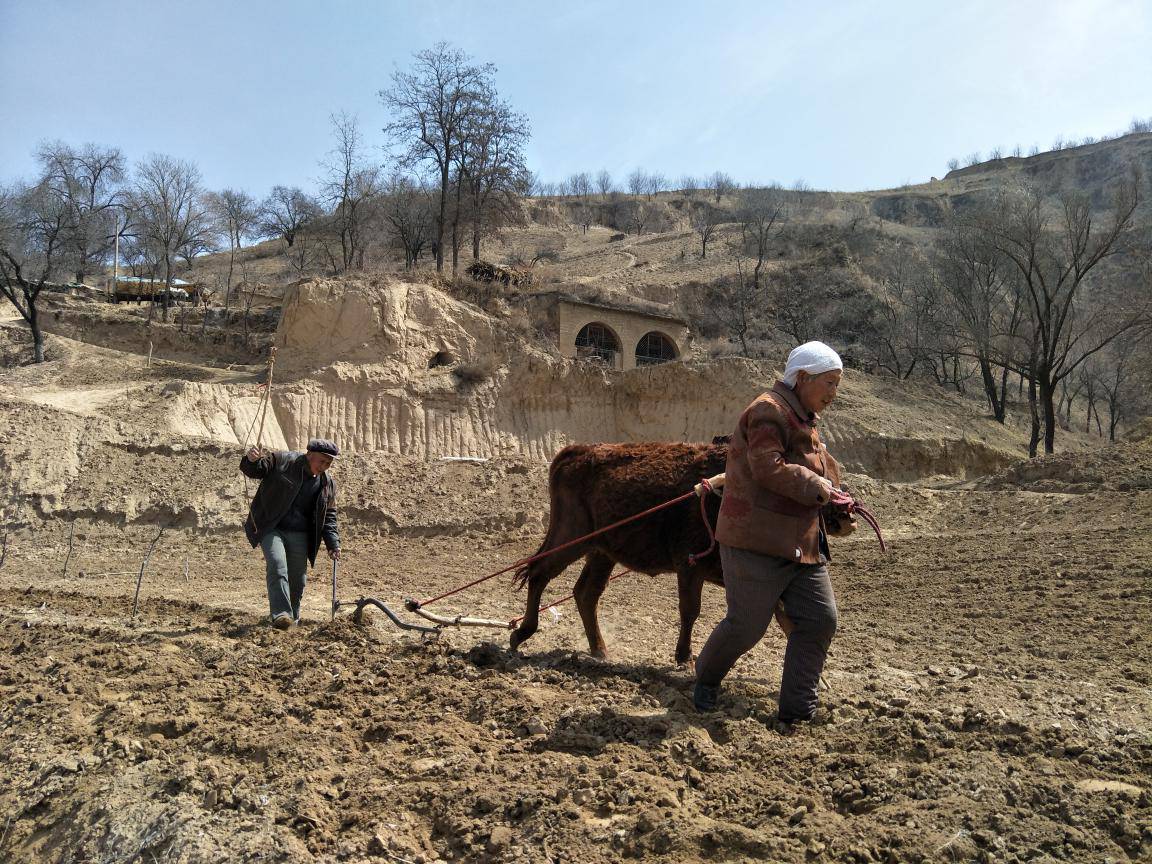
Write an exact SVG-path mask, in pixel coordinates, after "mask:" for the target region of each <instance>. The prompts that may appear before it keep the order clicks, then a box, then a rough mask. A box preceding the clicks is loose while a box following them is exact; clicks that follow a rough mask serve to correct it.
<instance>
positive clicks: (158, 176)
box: [131, 155, 212, 321]
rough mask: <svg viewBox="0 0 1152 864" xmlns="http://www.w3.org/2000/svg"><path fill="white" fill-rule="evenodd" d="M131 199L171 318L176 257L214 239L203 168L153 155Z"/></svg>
mask: <svg viewBox="0 0 1152 864" xmlns="http://www.w3.org/2000/svg"><path fill="white" fill-rule="evenodd" d="M131 202H132V210H133V212H134V213H135V222H136V225H137V230H138V233H139V237H140V240H141V242H142V243H143V245H145V246H146V247H147V248H148V249H149V250H150V251H151V253H152V257H153V259H154V260H155V261H156V262H157V263H158V264H159V265H160V268H161V272H162V274H163V279H164V320H165V321H167V320H168V309H169V307H170V306H171V305H172V279H173V276H174V274H173V268H172V265H173V262H174V259H175V258H176V256H178V255H179V254H180V253H181V250H187V249H189V248H190V247H193V246H198V245H200V244H201V243H202V242H206V240H208V239H210V238H211V233H212V221H211V218H210V217H209V214H208V208H207V206H206V204H205V202H204V196H203V190H202V189H201V186H200V171H199V170H198V169H197V168H196V166H195V165H193V164H192V163H191V162H185V161H182V160H178V159H173V158H171V157H169V156H161V155H152V156H149V157H148V158H147V159H145V160H144V161H143V162H141V163H140V164H139V165H138V166H137V168H136V182H135V184H134V185H133V188H132V193H131Z"/></svg>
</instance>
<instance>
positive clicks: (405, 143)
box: [380, 42, 496, 271]
mask: <svg viewBox="0 0 1152 864" xmlns="http://www.w3.org/2000/svg"><path fill="white" fill-rule="evenodd" d="M495 71H496V69H495V67H494V66H493V65H492V64H490V63H489V64H484V65H480V66H478V65H476V64H475V63H473V62H472V59H471V58H470V57H469V56H468V55H467V54H465V53H463V52H462V51H457V50H455V49H453V48H452V47H450V46H449V45H448V44H447V43H446V42H441V43H439V44H437V45H436V46H435V47H434V48H431V49H429V50H425V51H421V52H420V53H418V54H417V55H416V62H415V64H414V68H413V71H411V72H401V71H397V72H395V73H394V74H393V76H392V89H391V90H382V91H380V98H381V100H382V101H383V103H384V106H385V108H387V109H388V110H389V111H390V112H391V113H392V120H391V121H390V122H389V123H388V125H387V126H385V127H384V131H385V132H386V133H388V135H389V137H390V138H391V140H392V142H393V143H394V144H395V145H396V146H399V147H401V148H402V149H403V151H404V160H405V162H406V163H407V164H409V165H429V166H431V167H432V168H433V169H434V170H435V171H436V173H437V175H438V179H439V185H440V201H439V208H438V217H437V220H436V243H435V248H436V270H437V271H443V269H444V233H445V230H446V228H447V221H448V203H449V197H450V195H451V188H450V187H451V182H452V170H453V166H454V165H456V164H457V161H458V154H459V150H460V149H461V148H462V147H463V146H464V142H463V133H464V130H465V127H466V124H467V122H468V120H469V118H470V117H471V115H472V114H473V112H475V111H476V110H478V109H479V108H480V107H481V105H482V104H483V99H484V96H485V94H487V93H488V92H491V91H492V90H494V89H495V88H494V87H493V86H492V84H491V81H492V76H493V75H494V74H495Z"/></svg>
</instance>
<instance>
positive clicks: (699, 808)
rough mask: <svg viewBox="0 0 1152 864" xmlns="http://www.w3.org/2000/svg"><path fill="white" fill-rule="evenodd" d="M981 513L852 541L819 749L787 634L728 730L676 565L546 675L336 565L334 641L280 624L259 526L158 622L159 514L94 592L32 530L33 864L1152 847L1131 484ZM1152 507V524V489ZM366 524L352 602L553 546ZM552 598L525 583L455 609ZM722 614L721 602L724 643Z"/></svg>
mask: <svg viewBox="0 0 1152 864" xmlns="http://www.w3.org/2000/svg"><path fill="white" fill-rule="evenodd" d="M972 499H973V501H975V502H977V503H976V504H975V505H974V506H972V507H971V508H965V507H964V506H963V505H962V504H960V505H955V506H954V507H953V508H952V510H953V512H952V513H951V514H950V519H951V521H952V523H953V524H955V526H956V530H955V531H954V532H952V533H935V534H920V535H916V534H908V533H905V534H904V535H903V536H899V535H898V532H893V535H892V548H891V553H890V554H889V555H888V556H883V557H882V556H881V555H880V554H879V552H878V550H877V548H876V546H875V543H874V542H873V541H872V540H871V539H870V538H864V537H861V538H859V539H853V540H852V541H849V542H847V543H844V544H841V545H840V547H838V549H837V556H836V560H835V562H834V564H833V568H832V572H833V579H834V582H835V585H836V590H837V592H838V596H839V601H840V613H841V624H840V631H839V634H838V636H837V638H836V641H835V643H834V645H833V651H832V655H831V658H830V662H829V665H828V668H827V673H826V676H825V677H826V680H827V684H828V689H827V690H826V691H825V692H824V693H823V699H824V703H825V705H826V706H827V707H828V708H829V709H830V710H829V713H828V722H827V723H825V724H821V725H817V726H812V727H809V728H803V729H801V730H800V731H799V732H798V733H797V734H795V735H793V736H791V737H784V736H781V735H780V734H778V733H777V732H776V731H774V729H773V716H774V710H773V700H774V694H775V691H776V688H777V686H778V683H779V669H780V663H781V658H782V651H783V640H782V638H781V637H780V635H779V634H778V633H777V632H773V633H771V634H770V635H769V637H768V638H766V639H765V640H764V642H763V643H762V645H760V646H759V647H758V648H756V649H755V650H754V651H753V652H752V653H751V654H750V655H749V656H748V657H746V658H744V659H743V660H742V661H741V663H740V664H739V665H738V666H737V668H736V670H735V671H734V673H733V675H732V677H731V678H730V680H729V683H728V686H727V687H726V690H725V692H724V696H723V698H722V702H721V710H720V711H719V712H718V713H717V714H716V715H714V716H709V717H700V716H698V715H697V714H695V712H694V711H692V709H691V708H690V705H689V702H688V700H687V693H688V692H689V687H690V680H689V677H688V675H687V674H686V673H685V672H683V671H681V670H677V669H675V668H673V666H672V665H671V663H670V658H671V653H672V647H673V630H674V626H675V624H674V622H675V620H676V611H675V590H674V583H673V580H672V579H671V578H670V577H657V578H648V577H629V578H626V579H622V580H619V581H618V582H614V583H613V584H612V585H611V586H610V587H609V590H608V592H607V595H606V597H605V600H604V603H603V610H602V621H603V624H604V630H605V635H606V638H607V640H608V645H609V650H610V651H611V653H612V659H611V660H609V661H606V662H602V661H595V660H593V659H591V658H589V657H588V656H587V654H585V653H584V638H583V635H582V630H581V628H580V626H579V623H578V620H577V617H576V616H575V614H574V610H572V609H571V608H570V607H566V608H565V609H564V611H563V613H562V614H561V616H560V618H559V619H558V620H555V621H549V622H548V623H547V624H546V626H545V627H544V629H543V630H542V631H541V632H540V633H539V634H538V635H537V636H536V637H534V638H533V639H532V640H530V641H529V642H528V643H527V644H526V645H525V647H524V650H523V653H522V655H520V656H516V655H511V654H509V653H508V652H507V651H506V650H505V648H504V645H505V644H506V640H505V637H504V634H502V633H499V632H495V631H493V632H491V633H485V632H478V631H466V632H460V631H453V632H448V633H445V634H444V635H443V636H442V637H440V638H438V639H429V638H421V637H419V636H413V635H409V634H405V633H402V632H400V631H399V630H397V629H396V628H394V627H391V626H390V625H387V624H386V623H384V622H383V619H382V616H380V615H379V614H377V613H369V619H370V620H369V622H368V623H367V624H366V625H365V626H355V625H353V624H352V623H351V622H350V621H349V620H348V619H346V618H343V617H342V618H340V619H338V620H337V621H336V622H335V623H328V622H327V620H326V618H327V615H326V605H327V594H328V585H327V576H328V572H329V571H328V570H327V569H326V567H323V566H322V567H321V568H318V570H317V571H316V573H314V576H313V584H312V585H311V586H310V587H309V589H308V595H307V598H306V610H305V616H306V618H307V619H308V620H307V621H306V623H305V625H304V626H303V627H301V628H299V629H297V630H295V631H292V632H288V633H279V632H274V631H271V630H270V629H268V628H267V627H266V626H264V625H262V624H261V623H259V615H260V614H261V613H262V611H263V604H264V594H263V585H262V582H263V577H262V565H261V562H260V559H259V555H258V554H257V553H255V552H252V551H251V550H248V549H247V548H246V547H245V546H244V544H243V542H242V540H241V539H240V538H239V537H238V536H231V535H228V536H205V535H201V536H192V535H187V534H170V535H168V536H167V537H166V538H165V540H164V541H163V542H162V544H161V549H160V552H158V554H157V556H156V559H155V561H154V566H152V567H150V568H149V572H148V575H147V578H146V580H145V584H144V589H143V592H142V595H143V598H144V599H143V604H142V610H141V615H140V620H139V622H138V623H137V624H136V625H135V626H132V625H131V624H130V622H129V620H128V614H129V610H130V608H131V591H132V588H133V587H134V581H135V574H134V572H132V571H133V570H134V569H135V567H136V566H138V562H139V560H140V557H141V556H142V553H143V548H144V546H145V545H146V542H145V541H146V540H147V539H148V538H147V537H146V536H145V533H144V532H143V531H142V529H141V530H139V531H136V532H135V533H129V534H124V533H119V532H116V531H114V530H112V529H109V528H101V527H100V526H92V527H90V528H89V529H86V532H87V533H86V534H85V537H84V539H83V541H82V542H83V548H84V550H85V553H84V557H83V558H82V559H79V560H80V563H79V564H76V563H75V562H74V563H73V564H72V569H71V570H70V572H69V574H68V575H67V576H64V577H62V576H61V571H60V565H61V563H62V561H61V558H60V557H58V555H59V554H60V553H61V552H62V551H63V550H62V548H61V545H60V538H58V537H52V540H51V546H47V545H44V546H42V547H41V546H38V544H37V536H36V535H34V534H33V535H27V534H21V535H19V536H17V537H15V538H13V539H12V541H11V545H10V547H9V558H8V561H7V563H6V564H5V566H4V568H3V569H2V570H0V693H2V694H3V702H2V705H3V707H2V708H0V748H2V749H3V752H4V753H5V754H6V759H5V762H4V764H3V766H2V767H0V780H2V781H3V783H2V785H0V812H2V813H4V814H6V818H7V822H6V824H5V825H4V826H3V827H2V829H0V837H2V839H0V857H3V858H5V859H6V860H13V861H64V860H80V859H84V860H100V861H113V860H117V861H121V860H122V861H129V860H143V861H149V862H150V861H153V860H155V861H221V860H255V859H260V860H264V859H269V860H287V861H401V862H404V861H411V862H415V861H423V862H431V861H438V860H445V861H494V862H495V861H500V862H504V861H531V862H542V861H553V862H561V861H563V862H599V861H617V860H621V859H625V858H638V859H643V860H654V861H668V862H673V861H675V862H683V861H751V860H773V861H827V862H833V861H836V862H840V861H855V862H873V861H891V862H905V861H907V862H925V861H1005V862H1011V861H1050V860H1071V861H1100V860H1105V859H1111V860H1113V861H1122V860H1129V859H1131V860H1140V859H1143V860H1147V859H1146V856H1147V855H1148V854H1149V852H1150V850H1152V673H1150V670H1152V645H1150V643H1149V640H1148V639H1147V634H1148V633H1149V632H1152V537H1150V535H1149V532H1147V531H1143V530H1141V531H1133V530H1131V527H1130V526H1127V525H1124V524H1117V523H1116V522H1111V521H1109V520H1108V519H1107V518H1105V517H1102V516H1101V513H1102V511H1101V509H1100V508H1101V507H1104V506H1111V503H1112V501H1111V498H1108V499H1105V498H1101V499H1095V498H1093V497H1092V496H1059V497H1054V498H1053V501H1052V504H1053V505H1054V506H1053V507H1052V508H1050V513H1048V515H1045V516H1043V517H1041V518H1035V517H1036V514H1037V513H1038V512H1040V511H1041V510H1042V508H1041V507H1040V506H1039V505H1040V502H1041V501H1042V500H1044V496H1038V495H1037V496H1030V497H1025V498H1020V499H1016V500H1017V501H1019V502H1021V503H1019V504H1018V505H1017V506H1019V507H1022V508H1025V507H1026V508H1027V509H1020V510H1018V511H1017V512H1007V510H1001V511H997V512H996V513H995V514H994V515H993V516H990V515H989V510H988V505H987V502H988V501H989V500H992V499H991V498H990V497H988V496H980V495H976V494H974V495H973V496H972ZM957 500H960V501H962V500H963V499H961V498H958V499H957ZM980 502H984V503H980ZM1028 502H1030V503H1028ZM1123 504H1124V505H1125V508H1126V510H1127V512H1129V513H1131V514H1135V515H1134V518H1136V519H1137V522H1136V523H1135V524H1138V525H1146V524H1147V514H1148V512H1149V510H1150V509H1152V493H1148V492H1140V493H1130V494H1128V495H1127V496H1124V501H1123ZM893 509H894V508H893ZM890 518H891V519H895V518H897V517H896V515H895V514H894V513H893V514H892V515H891V516H890ZM1084 524H1093V525H1094V528H1093V530H1091V531H1083V530H1079V531H1076V530H1072V526H1075V525H1084ZM1133 527H1134V526H1133ZM350 536H359V537H360V538H361V539H359V540H358V541H355V542H351V541H350V544H349V553H348V555H347V560H346V561H345V564H344V567H343V575H342V582H341V593H342V596H343V597H346V598H351V597H354V596H357V595H359V594H361V593H372V594H377V595H379V596H382V597H385V598H387V599H389V600H396V599H400V598H402V597H404V596H409V595H414V596H428V595H429V594H430V593H433V592H435V591H437V590H439V589H442V588H443V587H445V586H448V585H453V584H458V583H460V582H463V581H465V580H466V579H468V578H471V577H474V576H475V575H478V574H480V573H482V572H487V571H488V570H490V569H493V567H494V566H497V565H498V564H499V563H500V562H505V561H510V560H514V559H515V558H516V557H518V556H520V555H523V554H524V553H526V552H529V551H531V549H532V548H533V547H534V545H535V541H534V540H532V541H528V540H521V541H518V542H516V543H512V544H506V545H498V541H497V539H496V538H495V537H492V538H487V539H486V540H483V541H477V540H476V539H466V538H452V537H446V536H428V537H424V538H419V537H416V538H409V539H407V540H398V539H389V538H383V539H380V540H373V541H369V540H368V539H367V537H366V535H364V533H363V532H362V531H361V532H357V531H355V530H353V531H351V532H350ZM41 542H42V543H44V544H47V542H48V538H47V537H45V538H42V541H41ZM48 550H50V553H51V554H45V553H46V552H47V551H48ZM99 550H102V551H99ZM117 550H119V551H117ZM185 560H187V561H188V562H189V567H188V571H187V576H185V570H184V566H183V562H184V561H185ZM76 568H80V569H83V570H84V571H85V575H84V576H80V575H78V574H77V573H76ZM101 568H103V570H102V569H101ZM107 571H113V575H104V576H100V575H95V574H98V573H100V572H107ZM117 571H118V572H117ZM572 577H573V574H572V573H571V572H570V573H569V574H567V575H566V576H565V577H562V578H561V579H560V580H558V581H557V583H556V586H555V587H556V590H555V592H554V593H553V595H552V596H556V595H558V594H559V593H561V592H562V591H566V590H567V589H568V587H569V585H570V584H571V581H572ZM454 599H456V598H454ZM520 602H521V598H520V595H517V594H515V593H514V592H513V591H512V590H511V589H510V588H509V586H508V583H507V582H506V581H503V580H500V581H498V582H496V583H493V584H492V587H491V588H488V587H485V588H480V589H477V590H475V591H472V592H469V593H468V594H466V595H462V597H461V598H459V600H458V602H456V603H446V604H445V606H444V608H445V610H446V611H447V610H454V611H467V612H471V613H474V614H480V615H493V616H498V617H508V616H510V615H511V614H519V611H520V610H519V604H520ZM721 605H722V604H721V594H720V592H718V591H716V590H714V589H709V590H708V591H707V592H706V595H705V608H704V613H703V616H702V619H701V622H700V625H699V627H698V629H697V634H696V645H697V647H698V646H699V645H700V644H701V642H702V640H703V638H704V637H705V636H706V634H707V632H708V631H709V630H710V628H711V626H712V625H713V624H714V623H715V621H716V620H717V618H718V617H719V615H720V614H721V612H722V608H721ZM489 640H491V641H489Z"/></svg>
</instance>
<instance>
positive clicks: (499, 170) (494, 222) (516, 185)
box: [453, 91, 591, 271]
mask: <svg viewBox="0 0 1152 864" xmlns="http://www.w3.org/2000/svg"><path fill="white" fill-rule="evenodd" d="M529 135H530V132H529V126H528V118H527V117H525V116H524V115H523V114H518V113H517V112H515V111H513V110H512V107H511V106H510V105H509V104H507V103H506V102H503V101H501V100H500V99H499V97H498V96H497V95H496V93H495V91H492V92H489V93H487V94H486V96H485V99H484V101H483V103H482V104H481V105H479V107H478V108H477V110H476V111H475V112H474V113H473V114H472V115H471V117H470V118H469V120H468V122H467V123H466V129H465V133H464V141H465V146H464V147H462V148H461V150H460V153H461V155H462V158H461V160H460V163H459V177H460V182H461V183H462V184H463V185H464V186H466V188H467V193H468V204H469V207H468V211H469V215H470V217H471V228H472V258H473V260H479V258H480V240H481V238H482V237H483V236H484V235H485V234H487V233H488V232H490V231H492V230H495V229H497V228H499V227H500V226H502V225H507V224H511V223H514V222H516V221H517V220H519V219H520V218H521V213H520V207H519V202H520V199H521V198H522V197H523V196H524V195H526V194H527V192H528V188H529V186H530V184H531V175H530V173H529V171H528V168H527V166H526V165H525V164H524V147H525V145H526V144H527V143H528V138H529ZM578 176H579V180H578V183H577V185H578V186H579V187H580V190H581V191H580V192H579V193H578V194H581V195H583V196H585V197H586V196H587V195H590V194H591V183H590V182H589V180H588V175H587V174H581V175H578ZM455 268H456V261H455V256H454V257H453V271H455Z"/></svg>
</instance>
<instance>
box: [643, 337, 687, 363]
mask: <svg viewBox="0 0 1152 864" xmlns="http://www.w3.org/2000/svg"><path fill="white" fill-rule="evenodd" d="M676 357H677V351H676V343H675V342H673V341H672V340H671V339H669V338H668V337H667V336H665V335H664V334H663V333H658V332H657V331H655V330H653V331H652V332H650V333H645V334H644V335H643V336H641V337H640V341H639V342H637V343H636V365H637V366H655V365H656V364H657V363H667V362H668V361H669V360H675V359H676Z"/></svg>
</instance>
